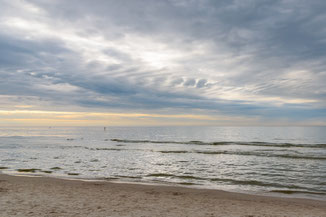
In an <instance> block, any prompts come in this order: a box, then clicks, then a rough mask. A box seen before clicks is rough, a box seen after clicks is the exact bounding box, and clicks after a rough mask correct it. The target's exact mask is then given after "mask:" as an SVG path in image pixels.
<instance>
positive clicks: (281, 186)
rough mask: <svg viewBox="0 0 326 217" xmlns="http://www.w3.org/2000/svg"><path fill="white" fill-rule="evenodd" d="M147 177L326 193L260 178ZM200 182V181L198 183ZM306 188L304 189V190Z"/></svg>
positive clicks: (164, 174) (160, 174)
mask: <svg viewBox="0 0 326 217" xmlns="http://www.w3.org/2000/svg"><path fill="white" fill-rule="evenodd" d="M146 176H147V177H157V178H159V177H161V178H170V179H171V178H172V179H181V180H183V181H185V180H188V181H192V180H193V181H195V183H194V184H197V183H196V181H198V180H199V181H200V180H202V181H209V182H219V183H227V184H232V185H252V186H260V187H272V188H279V190H272V191H271V192H279V193H286V192H296V193H299V192H301V193H310V192H315V193H316V194H317V193H318V194H326V192H324V191H318V192H317V191H315V189H311V188H306V187H302V186H298V185H287V184H280V183H270V182H264V181H259V180H237V179H229V178H210V177H206V178H203V177H197V176H190V175H174V174H170V173H151V174H148V175H146ZM198 184H200V183H198ZM283 189H286V190H283ZM303 190H304V191H303Z"/></svg>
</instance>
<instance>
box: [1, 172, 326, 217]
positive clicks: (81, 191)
mask: <svg viewBox="0 0 326 217" xmlns="http://www.w3.org/2000/svg"><path fill="white" fill-rule="evenodd" d="M0 216H1V217H5V216H196V217H198V216H228V217H232V216H239V217H240V216H241V217H258V216H264V217H291V216H293V217H300V216H311V217H324V216H325V217H326V201H319V200H308V199H294V198H291V199H289V198H277V197H266V196H254V195H246V194H240V193H230V192H225V191H217V190H204V189H191V188H181V187H172V186H171V187H170V186H153V185H141V184H125V183H110V182H100V181H96V182H85V181H78V180H63V179H57V178H46V177H23V176H9V175H4V174H0Z"/></svg>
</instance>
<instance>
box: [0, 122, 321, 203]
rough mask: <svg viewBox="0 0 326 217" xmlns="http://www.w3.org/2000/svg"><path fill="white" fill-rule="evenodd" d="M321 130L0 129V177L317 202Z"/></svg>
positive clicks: (183, 128)
mask: <svg viewBox="0 0 326 217" xmlns="http://www.w3.org/2000/svg"><path fill="white" fill-rule="evenodd" d="M325 129H326V128H324V127H308V128H304V127H261V128H258V127H107V128H106V130H105V131H103V127H71V128H66V127H62V128H59V127H55V128H36V127H34V128H14V127H13V128H0V170H1V171H3V172H21V173H33V174H43V175H48V176H49V175H50V176H66V177H70V176H74V177H81V178H100V179H108V180H113V179H118V180H127V181H134V182H160V183H170V184H171V183H172V184H181V185H192V186H201V187H207V188H217V189H224V190H236V191H252V192H279V193H284V194H296V193H300V194H302V193H305V194H309V195H319V196H320V197H325V194H326V181H325V180H326V133H324V132H325Z"/></svg>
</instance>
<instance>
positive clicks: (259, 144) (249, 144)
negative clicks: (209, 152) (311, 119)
mask: <svg viewBox="0 0 326 217" xmlns="http://www.w3.org/2000/svg"><path fill="white" fill-rule="evenodd" d="M111 141H113V142H121V143H154V144H155V143H156V144H185V145H216V146H218V145H224V146H225V145H244V146H263V147H284V148H290V147H303V148H326V144H323V143H321V144H297V143H272V142H236V141H234V142H233V141H219V142H203V141H186V142H182V141H157V140H129V139H111Z"/></svg>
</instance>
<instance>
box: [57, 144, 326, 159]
mask: <svg viewBox="0 0 326 217" xmlns="http://www.w3.org/2000/svg"><path fill="white" fill-rule="evenodd" d="M60 148H62V149H67V148H68V149H70V148H83V149H87V150H90V151H150V152H158V153H162V154H207V155H240V156H256V157H277V158H289V159H304V160H326V156H320V155H319V156H318V155H317V156H316V155H314V156H313V155H298V154H276V153H272V152H271V151H270V150H268V152H265V151H264V150H263V151H261V152H257V151H251V152H248V151H225V150H224V151H205V150H152V149H127V148H114V147H112V148H106V147H87V146H78V145H76V146H60Z"/></svg>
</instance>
